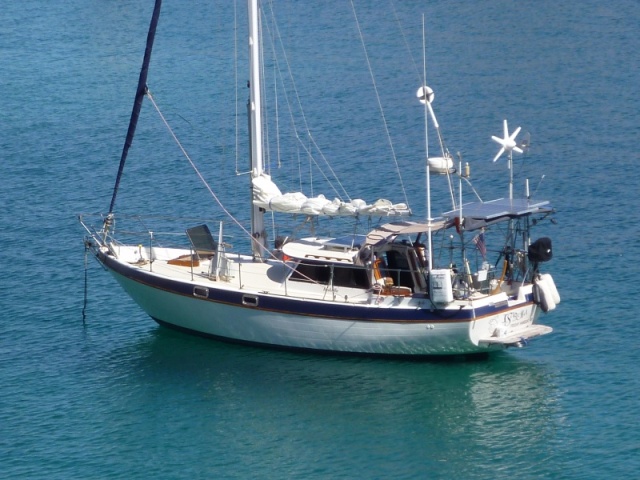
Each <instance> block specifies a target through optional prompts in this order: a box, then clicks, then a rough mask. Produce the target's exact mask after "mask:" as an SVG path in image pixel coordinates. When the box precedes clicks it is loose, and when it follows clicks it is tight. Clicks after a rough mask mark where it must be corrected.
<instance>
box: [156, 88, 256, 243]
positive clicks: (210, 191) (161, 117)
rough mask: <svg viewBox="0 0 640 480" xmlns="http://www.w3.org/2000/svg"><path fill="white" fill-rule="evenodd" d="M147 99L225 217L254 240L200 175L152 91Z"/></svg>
mask: <svg viewBox="0 0 640 480" xmlns="http://www.w3.org/2000/svg"><path fill="white" fill-rule="evenodd" d="M147 97H148V98H149V101H151V104H152V105H153V107H154V108H155V109H156V112H157V113H158V115H159V116H160V119H161V120H162V123H164V125H165V127H167V130H168V131H169V134H170V135H171V137H172V138H173V140H174V141H175V142H176V145H178V148H179V149H180V151H181V152H182V154H183V155H184V156H185V158H186V159H187V161H188V162H189V165H191V168H193V170H194V171H195V172H196V175H197V176H198V178H199V179H200V180H201V181H202V183H203V184H204V186H205V188H206V189H207V190H208V191H209V193H210V194H211V196H212V197H213V199H214V200H215V201H216V203H217V204H218V206H219V207H220V208H221V209H222V211H223V212H224V213H225V215H227V216H228V217H229V218H230V219H231V221H232V222H233V223H235V224H236V225H237V226H238V227H239V228H240V229H241V230H242V231H243V232H244V233H246V234H247V235H248V236H249V237H250V238H252V237H251V233H250V232H249V231H248V230H247V229H246V228H244V227H243V226H242V224H241V223H240V222H239V221H238V220H236V218H235V217H234V216H233V215H232V214H231V212H229V210H227V209H226V208H225V206H224V204H223V203H222V202H221V201H220V199H219V198H218V196H217V195H216V194H215V192H214V191H213V189H212V188H211V186H210V185H209V184H208V183H207V181H206V180H205V178H204V176H203V175H202V173H200V170H198V167H197V166H196V164H195V163H194V161H193V160H192V159H191V157H190V156H189V154H188V153H187V151H186V150H185V148H184V147H183V145H182V143H180V140H179V139H178V137H177V136H176V134H175V132H174V131H173V129H172V128H171V126H170V125H169V122H168V121H167V119H166V118H165V117H164V115H163V114H162V112H161V111H160V107H158V104H157V103H156V101H155V99H154V98H153V95H152V94H151V92H150V91H147Z"/></svg>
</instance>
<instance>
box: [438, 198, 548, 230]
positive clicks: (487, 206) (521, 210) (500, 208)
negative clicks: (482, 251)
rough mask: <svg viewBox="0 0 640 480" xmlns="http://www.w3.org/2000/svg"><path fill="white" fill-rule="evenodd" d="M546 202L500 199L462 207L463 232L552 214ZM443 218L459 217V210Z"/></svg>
mask: <svg viewBox="0 0 640 480" xmlns="http://www.w3.org/2000/svg"><path fill="white" fill-rule="evenodd" d="M553 212H554V209H553V207H551V205H549V202H548V201H547V200H539V201H531V200H527V199H526V198H514V199H508V198H500V199H498V200H491V201H489V202H473V203H468V204H466V205H463V206H462V218H463V219H464V222H463V224H464V229H465V230H476V229H478V228H482V227H485V226H487V225H490V224H492V223H496V222H500V221H503V220H508V219H512V218H518V217H525V216H527V215H533V214H545V213H553ZM443 215H444V217H445V218H455V217H460V210H459V209H456V210H451V211H449V212H446V213H444V214H443Z"/></svg>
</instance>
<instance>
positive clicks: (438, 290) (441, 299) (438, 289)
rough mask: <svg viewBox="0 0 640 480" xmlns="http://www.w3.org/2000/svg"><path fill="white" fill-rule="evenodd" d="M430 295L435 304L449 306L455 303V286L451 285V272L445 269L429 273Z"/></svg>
mask: <svg viewBox="0 0 640 480" xmlns="http://www.w3.org/2000/svg"><path fill="white" fill-rule="evenodd" d="M429 294H430V295H431V301H432V302H433V303H435V304H449V303H451V302H453V286H452V285H451V270H450V269H448V268H446V269H445V268H443V269H439V270H431V272H429Z"/></svg>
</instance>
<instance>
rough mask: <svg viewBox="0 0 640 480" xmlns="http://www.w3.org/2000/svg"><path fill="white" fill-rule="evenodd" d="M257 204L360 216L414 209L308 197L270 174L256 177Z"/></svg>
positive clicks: (381, 201) (275, 208) (279, 209)
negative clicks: (284, 188) (281, 184)
mask: <svg viewBox="0 0 640 480" xmlns="http://www.w3.org/2000/svg"><path fill="white" fill-rule="evenodd" d="M252 184H253V204H254V205H257V206H259V207H262V208H264V209H265V210H268V211H273V212H282V213H301V214H305V215H328V216H345V215H346V216H357V215H382V216H394V215H409V214H411V210H410V209H409V207H408V206H407V204H405V203H395V204H394V203H391V202H390V201H389V200H385V199H379V200H376V201H375V202H373V203H367V202H365V201H364V200H361V199H354V200H351V201H348V202H344V201H342V200H340V199H338V198H335V199H333V200H329V199H328V198H326V197H325V196H324V195H318V196H316V197H307V196H306V195H305V194H303V193H301V192H292V193H284V194H283V193H282V192H281V191H280V189H279V188H278V186H277V185H276V184H275V183H274V182H273V181H272V180H271V176H270V175H267V174H266V173H262V174H260V175H257V176H254V177H253V179H252Z"/></svg>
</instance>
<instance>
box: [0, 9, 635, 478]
mask: <svg viewBox="0 0 640 480" xmlns="http://www.w3.org/2000/svg"><path fill="white" fill-rule="evenodd" d="M151 3H152V2H145V4H144V5H143V4H142V2H136V1H132V0H131V1H129V0H123V1H118V2H105V1H97V0H94V1H79V0H60V1H57V2H38V1H34V0H24V1H22V2H9V3H8V4H7V5H4V6H3V9H2V13H0V19H1V21H0V65H2V74H1V75H0V146H1V147H2V148H1V152H2V157H1V158H2V161H1V162H0V165H1V166H0V171H1V172H2V182H1V185H2V186H1V187H0V199H1V201H2V205H3V214H2V215H1V216H0V231H2V236H1V238H2V243H1V245H2V255H1V257H0V258H1V260H0V262H1V263H0V268H1V271H2V285H3V289H2V291H3V294H2V297H1V300H0V302H1V303H0V305H1V307H2V308H1V309H0V311H2V322H1V323H0V385H1V386H2V395H1V396H0V477H4V478H47V479H50V478H64V479H68V478H190V479H191V478H491V479H497V478H571V479H573V478H580V479H600V478H633V477H635V476H637V475H638V473H637V472H638V471H640V433H638V428H637V427H638V411H639V410H640V401H639V400H638V398H639V397H640V381H639V380H638V378H639V376H638V373H639V372H638V370H639V367H638V365H640V352H639V348H638V347H639V345H638V338H639V337H640V326H639V325H640V324H639V322H638V317H639V313H640V309H639V308H638V306H637V301H636V296H637V295H636V294H637V292H638V287H637V285H638V281H639V280H640V278H639V277H640V267H638V258H639V257H640V242H639V240H638V239H639V238H640V213H639V211H640V209H639V208H638V191H639V181H638V177H637V175H636V171H637V165H638V161H639V160H640V158H639V157H640V156H639V155H638V148H637V144H638V141H639V140H640V135H639V134H640V122H639V121H638V113H637V112H638V111H640V100H639V99H638V98H639V97H638V95H637V92H636V90H637V86H638V84H639V80H640V79H639V65H638V53H637V52H638V51H639V50H640V40H639V39H638V35H637V20H638V18H640V5H639V4H638V3H637V2H636V1H632V0H612V1H610V2H606V3H603V2H596V1H591V0H586V1H583V2H551V1H538V2H532V1H525V2H507V1H500V0H493V1H486V2H474V1H456V2H454V1H435V2H417V1H412V2H403V3H402V5H394V4H391V3H389V2H382V1H381V2H374V4H371V3H369V2H366V3H365V2H356V11H357V13H358V20H359V23H360V28H361V30H362V34H363V36H364V38H365V42H366V44H367V52H368V54H369V62H370V63H371V66H372V70H373V72H374V76H375V79H376V86H377V88H378V96H379V98H380V103H381V104H382V105H383V107H384V113H385V118H386V119H387V126H388V131H389V135H390V136H391V138H392V140H393V146H394V151H395V155H396V158H397V161H398V165H399V167H400V168H401V170H403V171H405V172H406V173H405V174H404V175H403V184H404V188H405V189H406V191H407V194H408V196H409V200H410V202H411V206H412V208H413V209H414V211H415V212H417V213H418V215H424V212H425V209H424V206H423V204H424V201H423V197H424V195H423V193H422V179H421V172H420V165H422V162H423V160H422V158H423V156H424V154H423V147H422V144H423V139H424V130H423V123H422V116H421V110H420V107H419V106H416V102H415V97H414V95H415V90H416V89H417V87H418V86H419V85H420V73H419V72H421V71H422V39H421V29H422V27H421V19H420V16H421V14H422V13H424V14H425V16H426V23H427V43H426V45H427V60H428V61H427V75H428V77H429V79H430V80H429V84H430V85H431V86H432V87H433V88H434V90H435V91H436V102H435V104H434V106H435V108H436V113H437V115H438V118H439V120H440V123H441V126H442V130H443V134H444V136H445V140H446V141H447V144H448V146H449V148H450V149H451V150H452V151H453V152H457V151H460V152H461V154H462V156H463V159H465V161H469V162H470V163H471V165H472V175H473V177H474V180H475V182H476V183H475V185H476V186H477V187H478V188H479V189H480V190H481V192H484V191H487V196H488V197H491V196H495V195H504V194H505V193H506V187H507V183H506V172H507V171H506V166H505V163H504V159H503V160H500V161H498V162H496V163H495V164H494V163H492V162H491V159H492V158H493V156H494V155H495V152H496V151H497V146H496V144H494V143H493V142H491V140H490V136H491V135H499V134H500V133H501V128H502V120H503V119H504V118H507V119H508V120H509V124H510V125H511V126H512V128H513V127H515V126H517V125H522V127H523V130H526V131H529V132H530V133H531V139H532V148H531V150H530V151H529V153H528V154H527V155H526V156H525V157H524V158H522V157H520V158H518V159H517V161H518V163H517V173H519V174H522V175H524V176H528V177H529V178H531V183H532V190H533V189H534V188H538V190H537V192H536V195H537V196H538V197H549V198H551V199H552V200H553V202H554V205H555V206H556V207H557V209H558V216H557V217H558V225H556V226H553V227H545V230H544V232H542V233H544V234H548V235H550V236H551V237H552V238H553V240H554V249H555V255H554V259H553V260H552V262H551V263H550V265H549V269H550V271H551V272H552V273H553V276H554V279H555V281H556V284H557V285H558V288H559V290H560V293H561V295H562V303H561V304H560V305H559V307H558V309H557V310H556V311H555V312H553V313H552V314H550V315H549V316H548V317H546V318H545V319H544V321H545V323H547V324H550V325H552V326H553V327H554V329H555V332H554V333H553V334H552V335H550V336H547V337H545V338H543V339H540V340H539V341H537V342H535V343H534V344H533V345H531V346H530V347H529V348H527V349H523V350H515V351H509V352H507V353H505V354H500V355H497V356H495V357H493V358H491V359H490V360H488V361H480V362H464V361H451V362H405V361H385V360H373V359H358V358H356V359H353V358H341V357H340V358H332V357H317V356H312V355H297V354H290V353H282V352H273V351H263V350H257V349H253V348H246V347H238V346H229V345H224V344H219V343H216V342H212V341H207V340H203V339H199V338H193V337H189V336H185V335H182V334H178V333H174V332H171V331H167V330H165V329H162V328H160V327H158V326H156V325H155V324H154V323H153V322H152V321H151V320H150V319H148V318H147V317H146V316H145V315H144V314H142V313H141V312H140V311H139V309H138V308H137V307H136V306H135V305H133V303H132V302H131V301H130V300H129V299H128V298H126V297H125V296H124V295H123V294H122V292H121V291H120V290H118V288H116V285H115V284H114V282H113V281H112V280H111V279H110V277H108V275H107V274H106V273H105V272H103V271H102V270H101V269H100V267H99V266H98V265H97V264H96V263H95V262H93V261H91V260H90V263H89V265H88V287H89V288H88V297H87V300H88V308H87V319H86V325H83V321H82V314H81V311H82V306H83V284H84V251H83V246H82V231H81V229H80V227H79V226H78V224H77V222H76V220H75V214H77V213H79V212H87V211H103V210H105V209H107V208H108V204H109V201H110V199H111V193H112V188H113V181H114V178H115V173H116V170H117V162H118V159H119V154H120V150H121V148H122V143H123V140H124V134H125V131H126V125H127V121H128V117H129V114H130V109H131V103H132V99H133V94H134V90H135V85H136V82H137V75H138V72H139V66H140V62H141V58H142V53H143V48H144V41H145V37H146V28H147V26H148V22H149V17H150V14H151V10H152V5H151ZM227 3H229V2H195V1H193V2H172V1H169V0H165V5H164V14H163V17H162V19H161V23H160V27H159V30H158V40H157V44H156V50H155V52H154V56H153V63H152V69H151V74H150V79H149V85H150V87H151V90H152V91H153V92H154V94H155V96H156V98H157V100H158V102H159V103H160V105H161V107H162V108H163V111H164V113H165V115H166V116H167V117H168V118H169V120H170V121H171V123H172V125H173V126H174V128H175V129H176V132H177V133H178V135H179V136H180V138H181V140H182V141H183V143H184V145H185V147H186V148H187V150H188V151H189V153H190V154H191V156H192V157H193V159H194V161H195V162H196V163H197V164H198V166H199V168H200V169H201V170H202V172H203V174H204V175H205V177H206V178H207V179H208V180H209V182H210V183H211V184H212V187H213V188H214V190H215V191H216V193H218V194H219V195H220V196H221V197H222V198H223V200H224V201H225V203H226V204H227V205H228V206H230V207H231V208H233V209H237V208H238V207H239V205H240V204H241V203H242V202H243V201H244V200H245V197H244V195H245V190H244V187H236V186H234V185H235V184H232V183H229V182H232V181H233V180H234V179H233V178H232V177H233V173H234V171H235V170H236V139H235V136H234V130H235V122H236V117H235V100H234V99H235V97H236V83H237V84H238V85H239V89H238V91H239V94H238V98H239V104H240V108H239V114H240V115H241V116H240V117H239V123H240V124H241V125H240V126H241V127H242V126H244V122H245V120H244V117H243V116H242V114H243V113H244V110H243V108H244V107H243V104H244V99H245V97H246V91H245V90H246V89H245V88H244V83H245V79H246V73H245V72H244V71H243V70H241V71H240V74H239V77H238V80H237V82H236V78H235V73H234V68H233V64H234V60H233V58H234V9H233V7H232V6H231V5H227ZM241 3H242V5H240V6H239V12H238V13H239V20H240V21H242V22H243V20H244V16H243V15H244V13H243V12H244V2H241ZM276 3H277V4H276V5H274V10H275V12H276V16H277V18H278V19H279V27H280V36H281V37H282V38H283V41H284V42H285V44H286V46H287V49H288V54H289V56H288V60H289V63H290V66H291V70H292V71H294V72H295V75H296V76H295V81H296V86H297V91H298V95H299V97H300V103H301V104H302V105H303V106H304V109H305V114H306V116H307V117H306V120H307V121H308V123H309V126H310V128H311V131H312V134H313V138H314V140H315V141H316V142H317V143H318V144H319V145H320V146H321V147H322V149H323V152H324V153H325V155H326V156H327V157H328V158H329V159H330V160H331V162H332V167H334V168H335V169H336V171H337V172H338V174H339V175H340V176H341V177H342V178H343V180H344V183H345V188H346V189H347V190H349V192H350V194H351V196H352V198H357V197H365V198H373V197H377V196H386V197H392V199H393V200H394V201H403V197H402V184H400V183H399V181H398V179H397V175H395V168H396V167H395V164H394V161H393V159H392V158H393V157H392V154H391V152H390V147H389V143H388V141H387V138H386V131H385V128H384V126H383V125H382V124H381V122H380V110H379V108H378V99H377V98H378V97H377V96H376V93H375V91H374V90H373V88H372V87H371V78H370V75H369V73H368V70H367V65H366V61H365V59H364V56H363V53H362V46H361V44H360V38H359V35H358V32H357V30H356V28H355V27H354V22H353V13H352V11H351V8H350V5H345V4H343V3H344V2H333V1H330V2H313V4H312V5H309V4H307V3H311V2H307V3H303V2H296V1H289V2H276ZM398 23H400V24H401V25H402V30H399V28H398ZM237 28H238V32H239V35H240V36H239V42H240V43H239V45H238V47H237V50H238V55H239V58H240V60H242V58H244V57H245V56H246V46H245V42H244V39H243V36H242V35H244V31H245V27H244V23H240V24H239V25H238V27H237ZM401 32H402V33H401ZM407 45H408V47H407ZM269 48H270V47H269ZM267 56H268V55H267ZM268 63H269V62H268ZM291 101H292V103H295V102H297V100H291ZM280 102H281V103H280V104H279V106H280V109H282V111H286V108H285V106H284V105H285V101H284V100H283V99H281V100H280ZM270 108H274V106H273V105H270ZM284 117H286V116H283V118H284ZM142 120H143V121H142V123H141V125H140V127H139V134H138V136H137V137H136V141H135V143H134V147H133V148H132V152H131V160H130V163H129V164H128V165H127V168H126V171H125V179H124V180H123V183H122V187H121V188H122V190H121V192H120V194H119V195H120V196H119V197H118V209H119V211H130V212H135V211H139V209H140V204H139V203H138V205H130V204H133V203H135V202H136V201H138V202H139V201H140V200H141V199H143V198H144V202H145V203H144V204H143V207H144V210H145V212H147V211H148V212H147V213H178V212H181V213H196V214H198V215H201V214H203V215H217V214H218V213H219V211H218V210H217V209H216V208H217V207H216V206H215V205H214V204H213V202H212V200H211V198H210V196H209V194H208V193H207V192H206V190H205V189H203V188H202V186H201V185H200V184H199V183H198V180H197V179H195V176H194V175H193V173H192V172H191V171H190V168H189V167H188V166H187V165H186V164H185V162H184V160H183V159H182V157H181V154H180V151H179V150H178V149H177V147H176V146H175V145H174V144H173V143H172V141H170V140H169V139H168V138H167V135H166V133H165V131H164V127H163V126H162V125H161V123H160V121H159V120H158V118H157V116H156V115H155V113H154V112H153V111H152V109H151V108H150V106H149V104H148V103H147V104H146V106H145V107H144V109H143V114H142ZM299 121H300V119H299V118H296V122H299ZM283 123H284V121H283ZM286 148H290V147H284V146H283V154H282V156H283V157H286V158H283V160H282V165H283V167H282V168H281V169H280V170H278V171H277V172H278V173H277V174H278V175H280V177H282V178H283V179H284V180H283V182H285V183H286V182H290V183H289V185H290V186H291V188H295V187H296V183H295V182H296V181H297V180H294V178H296V177H297V173H298V169H299V168H298V164H304V168H308V166H307V164H306V163H303V162H299V161H298V160H297V158H298V155H299V153H298V152H297V151H295V150H286ZM244 149H245V147H244V144H240V146H239V148H238V151H239V152H240V154H241V155H242V154H243V152H244ZM302 157H304V155H302ZM291 159H294V160H295V161H294V162H293V166H291V163H287V161H289V162H290V161H291ZM238 162H239V169H240V170H243V169H244V168H245V167H244V160H243V157H242V156H241V158H240V159H239V160H238ZM296 162H298V163H296ZM304 162H307V160H304ZM271 163H272V165H273V168H274V175H275V168H276V165H277V161H276V159H275V157H274V158H273V159H272V162H271ZM543 174H544V175H545V177H544V180H543V181H542V183H540V177H541V175H543ZM227 177H231V180H229V179H227ZM485 177H488V179H486V180H485V179H484V178H485ZM496 178H497V179H498V180H495V179H496ZM363 180H365V181H363ZM539 183H540V184H539ZM320 184H321V183H320ZM320 184H319V185H320ZM538 184H539V187H538ZM243 185H244V184H243ZM289 185H285V187H288V186H289ZM439 188H441V187H438V186H437V185H436V186H434V189H436V193H438V192H439V190H438V189H439ZM517 188H518V189H520V190H521V188H522V186H521V185H517ZM390 189H391V194H390V193H389V192H390ZM394 192H395V193H397V195H398V196H397V197H396V196H394V195H393V193H394ZM315 193H316V194H317V193H320V187H318V191H317V192H315ZM444 197H445V198H443V199H441V200H442V202H440V204H441V205H443V208H442V209H445V208H446V207H447V206H448V205H446V195H445V196H444ZM237 214H238V215H239V216H240V217H241V218H242V217H243V215H245V214H244V213H243V212H241V211H239V210H238V212H237Z"/></svg>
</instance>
